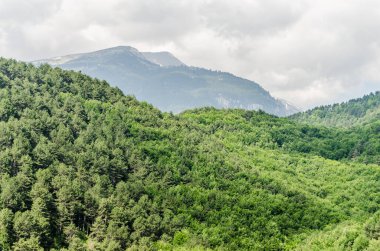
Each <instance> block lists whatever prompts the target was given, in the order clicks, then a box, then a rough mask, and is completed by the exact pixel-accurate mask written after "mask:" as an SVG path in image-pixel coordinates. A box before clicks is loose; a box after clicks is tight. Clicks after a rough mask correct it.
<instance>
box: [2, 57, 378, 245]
mask: <svg viewBox="0 0 380 251" xmlns="http://www.w3.org/2000/svg"><path fill="white" fill-rule="evenodd" d="M0 96H1V99H0V100H1V101H0V102H1V103H0V132H1V133H0V180H1V182H0V245H1V249H3V250H10V249H14V250H44V249H45V250H49V249H56V250H160V249H162V250H212V249H216V250H282V249H291V248H297V247H299V245H302V244H304V245H305V246H306V247H308V245H310V246H313V245H314V242H313V241H311V240H310V242H306V240H307V237H308V234H310V235H311V236H316V235H318V234H319V233H320V234H322V235H323V234H325V233H328V231H329V227H331V226H340V224H343V223H342V222H345V221H347V220H352V221H353V222H355V224H357V225H358V228H357V229H361V230H356V228H355V229H354V230H355V231H351V232H353V233H352V234H347V235H344V238H343V237H342V239H340V240H339V241H340V242H339V243H338V244H336V245H338V247H343V248H346V247H350V248H353V249H354V248H355V249H356V250H360V249H362V248H364V247H368V248H374V247H376V245H378V242H377V239H376V238H375V237H374V236H375V235H374V233H376V231H377V230H376V227H377V225H376V224H377V223H373V222H377V221H376V220H375V218H373V219H372V220H371V221H369V222H368V224H367V225H366V226H367V227H364V225H363V224H364V223H363V222H365V221H367V220H368V219H369V218H370V217H371V216H372V215H373V214H374V213H375V212H376V211H378V210H380V206H379V205H380V197H379V192H378V180H379V177H380V169H379V166H378V165H375V164H372V165H366V164H362V163H358V162H360V161H363V162H374V163H376V161H373V160H375V159H376V158H377V157H378V155H379V150H378V149H377V148H366V147H368V145H369V146H371V147H372V146H374V145H376V144H378V141H379V140H378V139H377V138H373V139H372V141H371V140H368V141H365V142H359V141H358V139H359V138H360V139H363V138H362V136H363V134H360V133H361V132H360V131H359V132H358V131H350V130H340V129H339V130H338V129H337V130H335V129H331V130H330V129H327V128H324V127H313V126H305V125H299V124H297V123H294V122H292V121H290V120H288V119H285V118H282V119H280V118H277V117H273V116H270V115H267V114H265V113H263V112H253V111H242V110H215V109H211V108H205V109H198V110H194V111H188V112H185V113H183V114H181V115H179V116H174V115H172V114H167V113H161V112H160V111H158V110H157V109H155V108H153V107H152V106H150V105H148V104H146V103H140V102H138V101H136V99H134V98H133V97H129V96H124V95H123V94H122V93H121V92H120V91H119V90H118V89H115V88H111V87H109V86H108V84H107V83H105V82H104V81H99V80H96V79H91V78H89V77H87V76H84V75H82V74H80V73H75V72H71V71H63V70H61V69H58V68H56V69H53V68H51V67H49V66H48V65H42V66H40V67H38V68H36V67H34V66H32V65H30V64H24V63H17V62H15V61H12V60H5V59H1V60H0ZM371 126H372V127H373V129H371V130H373V132H375V131H376V130H377V129H376V128H377V126H376V124H373V125H371ZM365 132H366V131H365ZM368 137H370V136H368ZM364 140H366V139H365V138H364ZM360 143H365V146H363V148H364V149H367V150H368V154H363V153H364V151H359V152H357V153H356V155H355V158H353V156H352V155H351V149H356V148H355V147H354V148H352V147H353V146H356V145H358V144H360ZM369 157H371V158H372V159H370V158H369ZM365 158H367V159H365ZM331 159H335V160H344V162H343V161H335V160H331ZM351 159H355V160H357V162H351V161H350V160H351ZM368 159H369V160H368ZM359 225H360V227H359ZM364 229H366V230H364ZM326 231H327V232H326ZM338 232H339V231H338ZM311 233H312V234H311ZM339 233H340V232H339ZM315 238H317V237H315ZM304 241H305V242H304ZM334 245H335V243H334V244H333V245H332V247H335V246H334ZM325 246H326V247H330V246H331V245H327V244H326V245H325ZM325 246H323V247H325Z"/></svg>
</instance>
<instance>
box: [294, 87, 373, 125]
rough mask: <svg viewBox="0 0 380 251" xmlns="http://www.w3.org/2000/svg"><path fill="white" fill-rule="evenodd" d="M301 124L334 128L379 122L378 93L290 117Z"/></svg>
mask: <svg viewBox="0 0 380 251" xmlns="http://www.w3.org/2000/svg"><path fill="white" fill-rule="evenodd" d="M290 118H291V119H293V120H296V121H298V122H302V123H308V124H313V125H323V126H330V127H331V126H334V127H346V128H349V127H355V126H365V125H367V124H370V123H371V122H376V121H379V120H380V91H377V92H371V93H370V94H367V95H364V96H363V97H361V98H355V99H351V100H348V101H346V102H342V103H336V104H332V105H325V106H319V107H315V108H313V109H310V110H308V111H305V112H300V113H296V114H294V115H291V116H290Z"/></svg>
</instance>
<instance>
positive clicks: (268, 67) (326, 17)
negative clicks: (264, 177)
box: [0, 0, 380, 109]
mask: <svg viewBox="0 0 380 251" xmlns="http://www.w3.org/2000/svg"><path fill="white" fill-rule="evenodd" d="M379 31H380V2H379V1H374V0H373V1H372V0H361V1H358V0H357V1H355V0H351V1H339V0H329V1H327V0H320V1H309V0H302V1H282V0H250V1H248V0H240V1H221V0H219V1H216V0H207V1H201V0H192V1H180V0H165V1H163V0H138V1H137V0H136V1H131V0H108V1H100V0H91V1H90V0H81V1H78V0H76V1H74V0H53V1H52V0H2V1H1V2H0V55H1V56H3V57H8V58H9V57H11V58H16V59H19V60H25V61H29V60H35V59H41V58H48V57H53V56H59V55H66V54H71V53H78V52H88V51H92V50H97V49H102V48H108V47H112V46H117V45H130V46H133V47H136V48H138V49H139V50H142V51H162V50H165V51H170V52H171V53H173V54H174V55H175V56H176V57H178V58H179V59H180V60H182V61H183V62H185V63H186V64H188V65H194V66H201V67H206V68H211V69H216V70H223V71H227V72H231V73H234V74H236V75H238V76H242V77H245V78H248V79H251V80H254V81H256V82H258V83H260V84H261V85H262V86H263V87H264V88H265V89H267V90H269V91H270V92H271V93H272V94H273V95H274V96H276V97H280V98H284V99H286V100H288V101H289V102H291V103H293V104H295V105H297V106H299V107H301V108H304V109H306V108H311V107H313V106H316V105H321V104H329V103H334V102H340V101H344V100H347V99H349V98H354V97H360V96H362V95H363V94H366V93H369V92H371V91H376V90H380V73H379V69H380V48H379V42H380V32H379Z"/></svg>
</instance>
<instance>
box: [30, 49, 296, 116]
mask: <svg viewBox="0 0 380 251" xmlns="http://www.w3.org/2000/svg"><path fill="white" fill-rule="evenodd" d="M34 63H35V64H37V65H38V64H41V63H49V64H51V65H53V66H59V67H62V68H63V69H70V70H75V71H81V72H83V73H86V74H88V75H90V76H92V77H96V78H99V79H104V80H106V81H108V82H109V83H111V84H112V85H113V86H117V87H119V88H120V89H121V90H122V91H123V92H124V93H125V94H132V95H135V96H136V98H137V99H138V100H142V101H147V102H149V103H151V104H153V105H154V106H156V107H157V108H159V109H161V110H163V111H172V112H174V113H178V112H182V111H184V110H186V109H190V108H195V107H205V106H213V107H216V108H242V109H248V110H258V109H261V110H264V111H266V112H268V113H271V114H275V115H278V116H286V115H290V114H293V113H295V112H298V111H299V110H298V109H297V108H296V107H294V106H292V105H290V104H288V103H286V102H284V101H281V100H278V99H276V98H273V97H272V96H271V95H270V94H269V92H267V91H266V90H264V89H263V88H262V87H261V86H260V85H258V84H257V83H255V82H252V81H250V80H247V79H243V78H239V77H236V76H234V75H232V74H229V73H226V72H220V71H211V70H206V69H203V68H197V67H189V66H187V65H185V64H184V63H182V62H181V61H180V60H178V59H177V58H175V57H174V56H173V55H172V54H170V53H169V52H139V51H138V50H137V49H135V48H132V47H129V46H119V47H114V48H109V49H104V50H100V51H95V52H90V53H83V54H75V55H69V56H63V57H56V58H52V59H46V60H39V61H35V62H34Z"/></svg>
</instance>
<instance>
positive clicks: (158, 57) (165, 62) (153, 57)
mask: <svg viewBox="0 0 380 251" xmlns="http://www.w3.org/2000/svg"><path fill="white" fill-rule="evenodd" d="M142 54H143V55H144V57H145V58H146V59H147V60H149V61H151V62H152V63H155V64H158V65H160V66H183V65H185V64H184V63H182V62H181V61H180V60H179V59H178V58H176V57H174V56H173V55H172V54H171V53H170V52H167V51H162V52H142Z"/></svg>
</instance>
